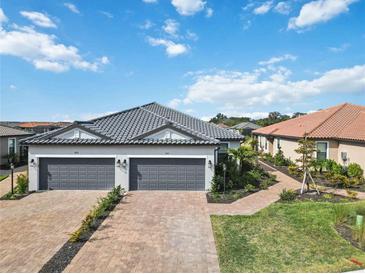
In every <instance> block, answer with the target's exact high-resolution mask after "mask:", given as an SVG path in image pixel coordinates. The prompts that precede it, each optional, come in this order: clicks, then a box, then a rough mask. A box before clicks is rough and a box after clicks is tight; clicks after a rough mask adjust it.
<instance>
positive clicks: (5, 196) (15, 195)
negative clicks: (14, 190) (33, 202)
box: [0, 191, 34, 200]
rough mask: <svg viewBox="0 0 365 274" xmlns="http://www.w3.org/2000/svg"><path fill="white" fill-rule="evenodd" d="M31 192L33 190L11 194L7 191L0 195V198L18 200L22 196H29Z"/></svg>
mask: <svg viewBox="0 0 365 274" xmlns="http://www.w3.org/2000/svg"><path fill="white" fill-rule="evenodd" d="M32 193H34V191H32V192H28V193H25V194H14V195H11V193H10V192H9V193H6V194H5V195H3V196H2V197H0V200H20V199H23V198H25V197H27V196H29V195H30V194H32Z"/></svg>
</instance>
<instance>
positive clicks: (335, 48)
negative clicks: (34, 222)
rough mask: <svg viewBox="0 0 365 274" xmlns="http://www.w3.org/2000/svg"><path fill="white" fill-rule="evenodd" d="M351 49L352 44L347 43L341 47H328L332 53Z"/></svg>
mask: <svg viewBox="0 0 365 274" xmlns="http://www.w3.org/2000/svg"><path fill="white" fill-rule="evenodd" d="M349 47H350V44H349V43H345V44H342V45H341V46H339V47H328V49H329V51H331V52H333V53H340V52H343V51H345V50H347V49H348V48H349Z"/></svg>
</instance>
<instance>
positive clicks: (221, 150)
mask: <svg viewBox="0 0 365 274" xmlns="http://www.w3.org/2000/svg"><path fill="white" fill-rule="evenodd" d="M228 147H229V146H228V143H220V144H219V150H218V151H219V153H227V151H228Z"/></svg>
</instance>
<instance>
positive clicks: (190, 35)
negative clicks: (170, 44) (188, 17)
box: [185, 30, 199, 41]
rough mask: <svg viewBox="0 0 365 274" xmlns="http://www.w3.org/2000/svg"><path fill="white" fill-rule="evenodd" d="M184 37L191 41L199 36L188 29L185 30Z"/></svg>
mask: <svg viewBox="0 0 365 274" xmlns="http://www.w3.org/2000/svg"><path fill="white" fill-rule="evenodd" d="M185 37H186V39H189V40H192V41H197V40H198V39H199V36H198V35H197V34H196V33H195V32H192V31H190V30H188V31H187V32H186V35H185Z"/></svg>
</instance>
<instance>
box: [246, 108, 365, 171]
mask: <svg viewBox="0 0 365 274" xmlns="http://www.w3.org/2000/svg"><path fill="white" fill-rule="evenodd" d="M253 134H254V135H255V136H257V140H258V147H259V149H260V150H262V151H263V152H266V153H271V154H273V155H275V154H276V153H277V152H278V150H279V148H280V149H281V150H282V151H283V153H284V156H285V157H287V158H290V159H291V160H293V161H294V160H296V159H297V158H298V154H297V153H296V152H295V151H294V150H295V149H296V148H298V140H299V139H301V138H303V137H304V136H305V135H307V136H308V138H310V139H312V140H314V141H315V142H316V147H317V151H316V157H317V159H332V160H335V161H336V162H338V163H340V164H342V165H348V164H349V163H352V162H354V163H358V164H359V165H361V167H362V168H363V169H365V106H359V105H352V104H348V103H345V104H342V105H338V106H334V107H330V108H328V109H325V110H320V111H317V112H314V113H311V114H307V115H303V116H300V117H298V118H294V119H290V120H287V121H284V122H281V123H277V124H274V125H270V126H267V127H263V128H260V129H257V130H255V131H253Z"/></svg>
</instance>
